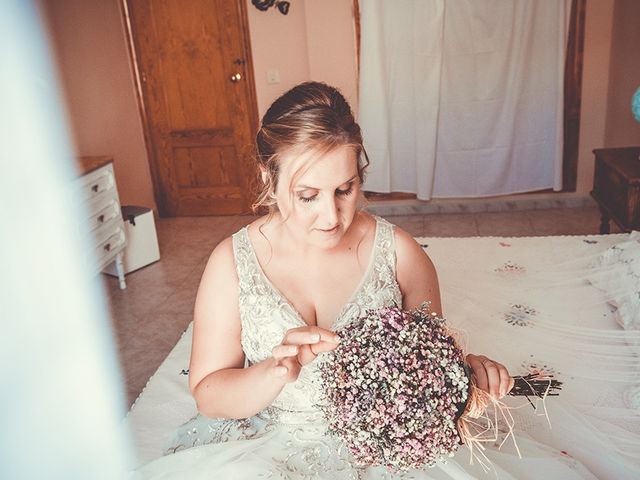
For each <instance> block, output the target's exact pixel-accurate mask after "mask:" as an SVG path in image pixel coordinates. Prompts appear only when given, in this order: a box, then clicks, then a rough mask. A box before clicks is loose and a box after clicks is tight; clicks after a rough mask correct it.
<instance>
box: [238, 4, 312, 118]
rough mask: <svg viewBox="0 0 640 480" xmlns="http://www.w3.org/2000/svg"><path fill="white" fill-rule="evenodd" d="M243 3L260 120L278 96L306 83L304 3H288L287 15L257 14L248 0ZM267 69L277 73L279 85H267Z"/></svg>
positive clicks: (307, 76) (307, 54) (276, 11)
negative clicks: (274, 70)
mask: <svg viewBox="0 0 640 480" xmlns="http://www.w3.org/2000/svg"><path fill="white" fill-rule="evenodd" d="M246 2H247V13H248V17H249V30H250V37H251V51H252V57H253V71H254V74H255V79H256V96H257V98H258V113H259V115H260V118H262V116H263V115H264V113H265V112H266V111H267V108H269V105H271V103H272V102H273V101H274V100H275V99H276V98H277V97H278V96H280V95H281V94H283V93H284V92H286V91H287V90H289V89H290V88H291V87H293V86H295V85H297V84H298V83H301V82H305V81H307V80H309V53H308V49H307V34H306V31H307V27H306V15H305V2H300V1H293V2H291V7H290V8H289V13H288V14H287V15H282V14H281V13H280V12H279V11H278V10H277V9H276V8H271V9H269V10H268V11H266V12H261V11H260V10H258V9H257V8H255V7H254V6H253V5H252V4H251V0H246ZM269 69H277V70H278V72H279V73H280V83H277V84H268V83H267V70H269Z"/></svg>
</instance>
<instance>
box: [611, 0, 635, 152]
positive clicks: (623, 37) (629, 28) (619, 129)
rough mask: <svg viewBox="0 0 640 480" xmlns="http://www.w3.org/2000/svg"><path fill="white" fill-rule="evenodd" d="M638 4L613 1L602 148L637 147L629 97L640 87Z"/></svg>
mask: <svg viewBox="0 0 640 480" xmlns="http://www.w3.org/2000/svg"><path fill="white" fill-rule="evenodd" d="M639 22H640V1H638V0H616V3H615V6H614V9H613V28H612V31H611V62H610V68H609V95H608V104H607V121H606V128H605V139H604V145H605V146H607V147H618V146H626V145H640V123H638V122H636V121H635V119H634V118H633V115H632V114H631V97H632V96H633V93H634V92H635V91H636V89H637V88H638V87H640V26H639Z"/></svg>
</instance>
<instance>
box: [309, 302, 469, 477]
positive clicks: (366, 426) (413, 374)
mask: <svg viewBox="0 0 640 480" xmlns="http://www.w3.org/2000/svg"><path fill="white" fill-rule="evenodd" d="M428 307H429V304H428V303H425V304H423V305H422V306H421V307H420V308H419V309H417V310H415V311H412V312H405V311H403V310H401V309H400V308H397V307H387V308H383V309H380V310H369V311H367V312H366V313H365V314H364V315H363V316H362V317H361V318H359V319H357V320H355V321H353V322H351V323H350V324H348V325H347V326H345V327H344V328H343V329H342V330H341V331H339V332H337V333H339V335H340V339H341V341H340V344H339V345H338V347H337V348H336V349H335V350H334V351H332V352H330V353H329V354H327V355H328V358H327V359H326V360H327V361H325V362H322V363H321V364H320V366H319V368H320V372H321V376H322V379H323V382H324V387H325V389H324V392H325V396H326V400H327V401H326V402H324V404H323V405H322V406H321V408H322V409H323V411H324V413H325V415H326V417H327V420H328V423H329V428H330V430H331V431H332V432H333V433H334V434H335V435H337V436H338V437H339V438H340V439H342V441H343V442H344V443H345V444H346V446H347V447H348V448H349V450H350V451H351V453H352V454H353V456H354V458H355V460H356V462H357V463H359V464H361V465H384V466H386V467H387V468H389V469H392V470H406V469H409V468H422V467H425V466H433V465H434V464H435V462H436V461H438V460H445V459H446V458H448V457H450V456H451V455H452V454H453V452H455V450H456V449H457V448H458V446H459V445H460V443H461V440H460V436H459V433H458V429H457V427H456V420H457V419H458V417H459V414H460V413H461V410H463V409H464V405H465V403H466V400H467V396H468V388H469V379H468V374H467V370H466V369H465V365H464V354H463V352H462V350H461V349H460V348H459V346H458V345H457V343H456V341H455V339H454V338H453V337H452V336H451V335H450V333H449V332H448V330H447V328H446V325H445V322H444V319H442V318H439V317H438V316H437V314H436V313H435V312H431V311H429V308H428ZM336 379H340V380H339V381H338V382H337V381H336Z"/></svg>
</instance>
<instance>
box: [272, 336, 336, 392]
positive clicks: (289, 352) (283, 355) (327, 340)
mask: <svg viewBox="0 0 640 480" xmlns="http://www.w3.org/2000/svg"><path fill="white" fill-rule="evenodd" d="M339 342H340V338H339V337H338V335H336V334H335V333H333V332H331V331H329V330H326V329H324V328H320V327H314V326H307V327H299V328H292V329H289V330H287V333H285V335H284V338H283V339H282V343H281V344H280V345H277V346H275V347H274V348H273V350H272V355H273V360H274V363H273V366H272V368H271V373H272V374H273V375H274V376H275V377H280V378H283V379H284V380H285V381H286V382H287V383H290V382H294V381H296V379H297V378H298V375H299V374H300V369H301V368H302V367H303V366H305V365H307V364H308V363H311V362H312V361H314V360H315V359H316V357H317V356H318V355H319V354H320V353H322V352H330V351H331V350H333V349H334V348H336V346H337V345H338V343H339Z"/></svg>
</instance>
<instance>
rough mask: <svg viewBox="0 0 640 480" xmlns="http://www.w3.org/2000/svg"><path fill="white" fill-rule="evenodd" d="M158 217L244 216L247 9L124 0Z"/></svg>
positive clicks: (251, 97)
mask: <svg viewBox="0 0 640 480" xmlns="http://www.w3.org/2000/svg"><path fill="white" fill-rule="evenodd" d="M123 1H124V3H123V7H124V14H125V18H126V20H127V24H128V31H129V36H130V46H131V49H132V58H133V59H134V60H133V62H134V66H135V69H136V77H137V80H138V86H139V89H138V92H139V97H140V103H141V111H142V114H143V117H144V123H145V133H146V142H147V151H148V152H149V156H150V159H149V161H150V166H151V172H152V175H153V181H154V191H155V194H156V200H157V202H158V209H159V211H160V215H161V216H191V215H230V214H239V213H248V212H249V211H250V205H251V202H252V192H251V185H252V181H251V180H252V179H253V178H254V176H255V173H254V172H255V168H254V166H253V162H252V159H251V145H252V142H253V138H254V133H255V131H256V128H257V124H258V114H257V107H256V97H255V84H254V80H253V68H252V62H251V48H250V43H249V32H248V22H247V13H246V9H245V1H244V0H188V1H185V0H123Z"/></svg>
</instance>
